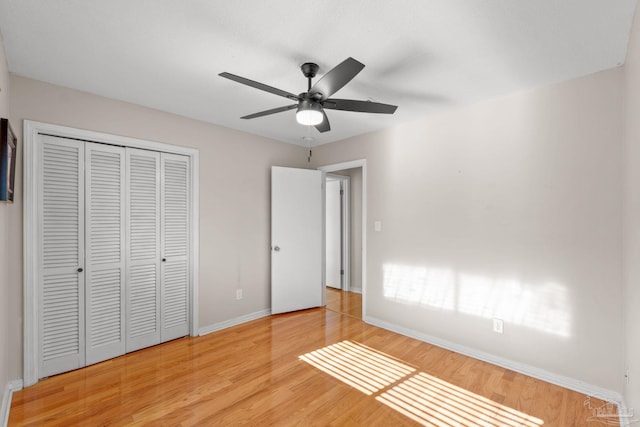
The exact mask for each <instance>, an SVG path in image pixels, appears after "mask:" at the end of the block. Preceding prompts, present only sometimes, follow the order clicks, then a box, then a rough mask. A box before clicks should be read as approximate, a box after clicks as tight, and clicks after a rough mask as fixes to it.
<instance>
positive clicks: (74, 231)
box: [36, 135, 85, 378]
mask: <svg viewBox="0 0 640 427" xmlns="http://www.w3.org/2000/svg"><path fill="white" fill-rule="evenodd" d="M36 153H37V155H38V156H39V159H38V164H39V165H40V166H41V167H40V170H39V171H38V172H39V176H38V189H37V191H38V218H39V227H40V230H39V233H40V238H41V239H42V240H41V245H40V253H39V254H38V256H39V262H38V264H39V269H38V287H39V292H38V293H39V295H40V300H39V306H40V307H39V308H40V310H39V319H38V320H39V325H38V326H39V328H38V329H39V349H38V351H39V359H40V370H39V376H40V377H41V378H42V377H46V376H49V375H53V374H57V373H60V372H65V371H69V370H72V369H77V368H79V367H82V366H84V364H85V330H84V325H85V317H84V306H85V304H84V302H85V299H84V273H83V271H82V269H83V266H84V144H83V143H82V142H80V141H74V140H68V139H63V138H58V137H53V136H48V135H39V136H38V139H37V151H36Z"/></svg>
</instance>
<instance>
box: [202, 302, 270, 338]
mask: <svg viewBox="0 0 640 427" xmlns="http://www.w3.org/2000/svg"><path fill="white" fill-rule="evenodd" d="M267 316H271V309H269V308H268V309H266V310H260V311H256V312H255V313H249V314H245V315H244V316H239V317H235V318H233V319H229V320H225V321H224V322H220V323H214V324H213V325H209V326H204V327H202V328H200V329H199V331H198V333H199V335H206V334H210V333H211V332H216V331H220V330H222V329H227V328H230V327H232V326H236V325H240V324H242V323H246V322H250V321H252V320H256V319H260V318H261V317H267Z"/></svg>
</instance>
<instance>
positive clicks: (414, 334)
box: [364, 316, 624, 425]
mask: <svg viewBox="0 0 640 427" xmlns="http://www.w3.org/2000/svg"><path fill="white" fill-rule="evenodd" d="M364 321H365V322H366V323H369V324H371V325H374V326H378V327H380V328H383V329H387V330H390V331H392V332H396V333H398V334H402V335H406V336H408V337H411V338H415V339H417V340H420V341H424V342H426V343H429V344H433V345H436V346H438V347H442V348H446V349H447V350H451V351H454V352H456V353H460V354H463V355H465V356H469V357H472V358H474V359H478V360H482V361H483V362H488V363H491V364H493V365H497V366H500V367H502V368H506V369H510V370H512V371H516V372H519V373H521V374H524V375H528V376H530V377H533V378H536V379H539V380H542V381H546V382H549V383H552V384H555V385H559V386H560V387H564V388H568V389H570V390H574V391H577V392H579V393H583V394H585V395H587V396H594V397H598V398H600V399H604V400H607V401H609V402H613V403H616V404H617V405H618V408H619V409H620V410H623V409H624V401H623V398H622V395H621V394H620V393H618V392H616V391H613V390H608V389H606V388H603V387H599V386H595V385H592V384H588V383H585V382H584V381H579V380H576V379H574V378H569V377H565V376H564V375H558V374H554V373H552V372H548V371H545V370H544V369H540V368H536V367H535V366H531V365H527V364H524V363H520V362H514V361H513V360H509V359H506V358H503V357H500V356H495V355H493V354H490V353H485V352H483V351H479V350H475V349H473V348H470V347H465V346H463V345H460V344H456V343H454V342H451V341H447V340H443V339H441V338H437V337H434V336H431V335H428V334H424V333H422V332H418V331H415V330H412V329H408V328H404V327H402V326H398V325H395V324H393V323H389V322H386V321H384V320H380V319H377V318H375V317H371V316H366V317H365V319H364ZM620 413H623V412H620ZM621 421H622V420H621ZM621 425H622V424H621Z"/></svg>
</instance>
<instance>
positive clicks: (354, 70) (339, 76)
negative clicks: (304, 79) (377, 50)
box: [309, 57, 364, 101]
mask: <svg viewBox="0 0 640 427" xmlns="http://www.w3.org/2000/svg"><path fill="white" fill-rule="evenodd" d="M363 68H364V64H363V63H361V62H359V61H356V60H355V59H353V58H351V57H349V58H347V59H345V60H344V61H342V62H341V63H339V64H338V65H336V66H335V67H333V68H332V69H331V70H329V71H328V72H327V73H326V74H325V75H324V76H322V78H321V79H320V80H318V81H317V82H316V84H314V85H313V87H312V88H311V89H310V90H309V95H310V96H311V97H312V98H314V99H319V100H321V101H324V100H325V99H327V98H328V97H330V96H331V95H333V94H334V93H336V92H337V91H339V90H340V89H341V88H342V87H343V86H344V85H346V84H347V83H349V82H350V81H351V79H353V78H354V77H355V76H356V75H357V74H358V73H359V72H360V71H362V69H363Z"/></svg>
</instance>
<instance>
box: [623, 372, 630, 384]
mask: <svg viewBox="0 0 640 427" xmlns="http://www.w3.org/2000/svg"><path fill="white" fill-rule="evenodd" d="M624 381H625V383H627V384H629V370H628V369H627V371H626V372H625V373H624Z"/></svg>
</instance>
